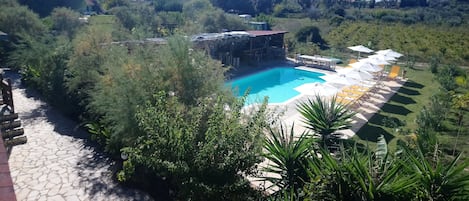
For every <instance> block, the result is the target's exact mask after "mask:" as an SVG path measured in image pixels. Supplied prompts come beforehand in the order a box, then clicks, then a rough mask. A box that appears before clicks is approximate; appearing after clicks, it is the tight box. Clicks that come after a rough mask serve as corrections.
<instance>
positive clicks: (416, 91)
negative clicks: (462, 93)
mask: <svg viewBox="0 0 469 201" xmlns="http://www.w3.org/2000/svg"><path fill="white" fill-rule="evenodd" d="M407 75H408V82H407V83H405V85H404V86H403V87H402V88H400V89H399V91H398V92H397V93H396V94H395V95H394V96H393V97H392V98H391V99H390V101H389V102H387V103H386V104H384V105H383V107H382V108H381V110H380V111H378V113H376V114H375V115H374V116H373V117H372V118H371V119H370V120H369V122H368V123H367V124H366V125H364V126H363V127H362V128H361V129H360V131H358V133H357V136H355V137H354V139H355V140H357V142H359V143H363V144H369V145H372V146H373V145H374V142H376V140H377V137H378V136H379V135H384V136H385V137H386V140H387V141H388V142H389V144H390V146H391V147H395V145H396V142H397V140H398V139H404V138H405V136H404V135H402V134H399V133H400V132H399V131H397V130H396V127H395V125H398V127H397V128H399V129H400V130H415V129H416V128H417V124H416V123H415V118H416V117H417V115H418V113H419V112H420V110H421V109H422V108H423V106H424V105H427V104H428V103H429V100H430V97H431V96H432V95H433V94H434V93H435V92H437V91H438V90H439V84H438V83H437V82H436V81H435V80H434V79H433V74H432V73H431V72H430V71H429V70H428V69H426V68H416V69H408V73H407ZM391 122H395V124H394V125H392V123H391Z"/></svg>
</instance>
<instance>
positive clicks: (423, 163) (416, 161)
mask: <svg viewBox="0 0 469 201" xmlns="http://www.w3.org/2000/svg"><path fill="white" fill-rule="evenodd" d="M405 152H406V155H407V159H408V161H407V162H406V163H405V164H406V165H407V169H408V170H409V174H413V177H415V178H416V179H417V184H418V190H417V192H418V193H417V196H418V197H419V198H421V200H434V201H436V200H467V198H468V196H469V174H468V173H467V172H466V171H465V168H467V167H468V165H469V163H468V162H463V163H459V164H458V160H459V158H460V157H461V154H459V155H458V156H457V157H455V158H454V160H453V161H451V163H449V164H445V163H443V162H441V161H440V160H439V159H438V158H437V159H436V161H433V162H432V160H428V158H427V157H425V154H424V153H423V151H422V148H421V147H420V146H417V149H416V150H410V149H408V148H406V149H405Z"/></svg>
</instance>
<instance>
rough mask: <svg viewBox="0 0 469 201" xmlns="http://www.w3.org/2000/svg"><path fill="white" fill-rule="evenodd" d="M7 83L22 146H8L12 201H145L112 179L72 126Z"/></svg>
mask: <svg viewBox="0 0 469 201" xmlns="http://www.w3.org/2000/svg"><path fill="white" fill-rule="evenodd" d="M5 77H9V78H12V81H13V82H14V85H13V88H14V90H13V99H14V104H15V110H16V112H17V113H19V116H20V119H21V121H22V125H23V128H24V132H25V135H26V136H27V137H28V142H27V143H26V144H24V145H19V146H15V147H13V150H12V152H11V155H10V158H9V164H10V170H11V174H12V179H13V183H14V187H15V192H16V196H17V199H18V200H21V201H22V200H35V201H36V200H67V201H72V200H151V198H150V197H149V196H148V195H146V194H145V193H142V192H140V191H137V190H134V189H129V188H126V187H123V186H122V185H119V184H117V183H116V182H115V181H113V180H112V171H111V166H112V163H113V162H112V161H111V160H110V159H108V158H107V157H106V156H104V155H103V154H101V153H99V152H97V151H95V150H94V148H93V147H92V146H89V145H87V140H86V136H87V135H86V133H85V132H84V131H83V130H81V129H78V128H77V123H76V122H74V121H71V120H69V119H68V118H66V117H64V116H62V115H61V114H60V113H59V112H57V111H55V110H54V109H53V108H51V107H50V106H48V105H47V104H46V103H44V102H43V101H41V100H39V99H38V98H36V97H38V96H37V94H35V93H34V92H31V91H30V90H26V89H25V88H24V87H23V86H22V85H21V84H20V81H19V76H18V74H15V73H11V72H7V73H6V75H5Z"/></svg>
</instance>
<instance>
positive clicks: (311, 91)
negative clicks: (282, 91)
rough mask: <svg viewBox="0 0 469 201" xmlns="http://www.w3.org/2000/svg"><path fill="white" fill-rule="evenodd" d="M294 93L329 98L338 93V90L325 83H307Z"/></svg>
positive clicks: (297, 88)
mask: <svg viewBox="0 0 469 201" xmlns="http://www.w3.org/2000/svg"><path fill="white" fill-rule="evenodd" d="M295 90H296V91H298V92H300V93H302V94H306V95H320V96H331V95H334V94H336V93H337V92H338V91H339V88H337V87H335V86H332V85H330V84H327V83H307V84H303V85H301V86H298V87H296V88H295Z"/></svg>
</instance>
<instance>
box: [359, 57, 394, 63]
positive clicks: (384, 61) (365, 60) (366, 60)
mask: <svg viewBox="0 0 469 201" xmlns="http://www.w3.org/2000/svg"><path fill="white" fill-rule="evenodd" d="M359 61H362V62H368V63H371V64H374V65H389V64H390V63H389V62H388V61H386V60H383V59H380V58H376V57H374V58H373V57H372V58H370V57H368V58H365V59H361V60H359Z"/></svg>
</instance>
